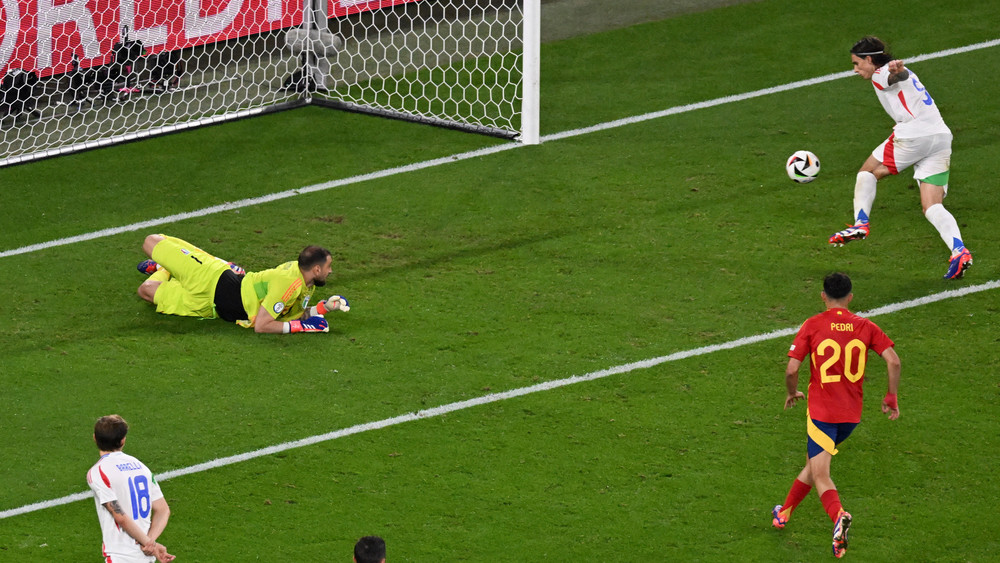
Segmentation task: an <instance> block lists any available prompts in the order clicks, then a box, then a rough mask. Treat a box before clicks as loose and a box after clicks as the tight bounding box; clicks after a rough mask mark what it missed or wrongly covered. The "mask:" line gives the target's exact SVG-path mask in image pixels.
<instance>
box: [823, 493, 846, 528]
mask: <svg viewBox="0 0 1000 563" xmlns="http://www.w3.org/2000/svg"><path fill="white" fill-rule="evenodd" d="M819 500H820V502H822V503H823V509H824V510H826V513H827V514H828V515H830V521H831V522H836V521H837V516H840V511H841V510H843V509H844V507H843V506H841V504H840V494H839V493H837V489H830V490H829V491H827V492H825V493H823V496H821V497H819Z"/></svg>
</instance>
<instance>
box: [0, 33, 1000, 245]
mask: <svg viewBox="0 0 1000 563" xmlns="http://www.w3.org/2000/svg"><path fill="white" fill-rule="evenodd" d="M997 45H1000V39H994V40H992V41H985V42H982V43H975V44H973V45H966V46H965V47H958V48H955V49H946V50H944V51H938V52H936V53H930V54H927V55H918V56H916V57H911V58H909V59H907V62H911V63H915V62H920V61H927V60H931V59H937V58H941V57H948V56H951V55H958V54H962V53H968V52H970V51H976V50H979V49H987V48H990V47H995V46H997ZM852 74H853V73H852V72H851V71H844V72H836V73H833V74H827V75H826V76H820V77H817V78H810V79H808V80H799V81H797V82H790V83H788V84H784V85H781V86H774V87H771V88H764V89H762V90H754V91H753V92H746V93H743V94H736V95H733V96H724V97H722V98H715V99H714V100H708V101H704V102H698V103H694V104H687V105H683V106H675V107H672V108H668V109H665V110H662V111H657V112H653V113H647V114H644V115H638V116H634V117H628V118H625V119H618V120H615V121H608V122H606V123H599V124H597V125H592V126H590V127H584V128H582V129H573V130H570V131H563V132H562V133H553V134H551V135H543V136H542V137H541V142H543V143H545V142H548V141H558V140H560V139H567V138H570V137H577V136H580V135H587V134H590V133H596V132H598V131H604V130H606V129H614V128H616V127H624V126H626V125H632V124H635V123H641V122H643V121H650V120H652V119H659V118H661V117H667V116H670V115H677V114H680V113H687V112H690V111H695V110H699V109H705V108H710V107H715V106H720V105H723V104H731V103H735V102H742V101H744V100H750V99H753V98H759V97H761V96H767V95H770V94H777V93H779V92H787V91H788V90H795V89H797V88H804V87H806V86H813V85H816V84H822V83H823V82H830V81H832V80H839V79H841V78H846V77H849V76H852ZM522 146H524V145H521V144H518V143H506V144H503V145H498V146H494V147H487V148H484V149H479V150H474V151H469V152H464V153H458V154H453V155H451V156H446V157H442V158H436V159H433V160H426V161H423V162H417V163H414V164H408V165H406V166H398V167H396V168H388V169H385V170H380V171H377V172H371V173H368V174H361V175H359V176H352V177H350V178H343V179H340V180H332V181H330V182H323V183H322V184H313V185H312V186H306V187H303V188H295V189H291V190H286V191H283V192H277V193H273V194H268V195H264V196H260V197H254V198H249V199H241V200H239V201H233V202H228V203H222V204H219V205H213V206H211V207H206V208H204V209H198V210H196V211H188V212H185V213H177V214H175V215H167V216H166V217H160V218H158V219H149V220H147V221H141V222H139V223H132V224H130V225H123V226H120V227H111V228H108V229H102V230H100V231H92V232H89V233H84V234H80V235H75V236H71V237H66V238H61V239H56V240H50V241H48V242H40V243H37V244H29V245H27V246H22V247H20V248H14V249H11V250H4V251H0V258H6V257H8V256H16V255H19V254H28V253H31V252H36V251H39V250H45V249H48V248H54V247H57V246H65V245H69V244H74V243H77V242H84V241H88V240H94V239H99V238H103V237H109V236H113V235H118V234H122V233H129V232H134V231H140V230H145V229H152V228H154V227H158V226H160V225H166V224H170V223H175V222H177V221H183V220H185V219H194V218H198V217H205V216H207V215H214V214H216V213H222V212H224V211H232V210H235V209H242V208H245V207H252V206H254V205H259V204H262V203H268V202H271V201H278V200H281V199H286V198H290V197H295V196H298V195H304V194H309V193H314V192H321V191H325V190H329V189H332V188H338V187H341V186H348V185H351V184H358V183H361V182H367V181H369V180H376V179H379V178H387V177H390V176H396V175H399V174H406V173H409V172H415V171H417V170H423V169H425V168H432V167H435V166H441V165H444V164H450V163H452V162H460V161H463V160H469V159H471V158H479V157H483V156H488V155H491V154H495V153H499V152H504V151H508V150H513V149H517V148H521V147H522Z"/></svg>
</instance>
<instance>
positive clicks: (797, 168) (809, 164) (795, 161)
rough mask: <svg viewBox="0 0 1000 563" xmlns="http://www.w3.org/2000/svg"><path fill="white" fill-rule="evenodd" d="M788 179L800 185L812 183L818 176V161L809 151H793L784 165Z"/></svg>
mask: <svg viewBox="0 0 1000 563" xmlns="http://www.w3.org/2000/svg"><path fill="white" fill-rule="evenodd" d="M785 171H787V172H788V177H789V178H791V179H792V180H795V181H796V182H798V183H800V184H805V183H807V182H812V181H813V180H815V179H816V175H817V174H819V159H818V158H816V155H814V154H813V153H811V152H809V151H795V154H793V155H792V156H790V157H788V163H786V164H785Z"/></svg>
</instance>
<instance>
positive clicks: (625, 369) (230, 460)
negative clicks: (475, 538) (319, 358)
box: [0, 280, 1000, 520]
mask: <svg viewBox="0 0 1000 563" xmlns="http://www.w3.org/2000/svg"><path fill="white" fill-rule="evenodd" d="M997 288H1000V280H994V281H991V282H987V283H983V284H979V285H974V286H969V287H963V288H961V289H954V290H949V291H943V292H941V293H935V294H933V295H928V296H926V297H920V298H917V299H911V300H909V301H903V302H900V303H894V304H891V305H885V306H883V307H878V308H876V309H872V310H871V311H867V312H863V313H859V315H861V316H864V317H875V316H878V315H888V314H891V313H896V312H899V311H902V310H904V309H911V308H914V307H920V306H923V305H928V304H930V303H936V302H938V301H944V300H945V299H953V298H957V297H963V296H965V295H970V294H973V293H978V292H981V291H988V290H991V289H997ZM797 331H798V327H795V328H784V329H780V330H775V331H773V332H767V333H764V334H758V335H755V336H748V337H745V338H738V339H736V340H730V341H729V342H723V343H721V344H712V345H710V346H702V347H701V348H694V349H691V350H685V351H683V352H675V353H673V354H670V355H667V356H660V357H658V358H651V359H648V360H642V361H639V362H633V363H630V364H623V365H620V366H615V367H611V368H607V369H603V370H600V371H595V372H591V373H587V374H584V375H574V376H572V377H567V378H565V379H558V380H555V381H546V382H544V383H539V384H537V385H532V386H530V387H521V388H518V389H512V390H510V391H504V392H502V393H491V394H489V395H483V396H481V397H476V398H474V399H468V400H466V401H459V402H456V403H448V404H446V405H441V406H439V407H434V408H431V409H425V410H421V411H416V412H411V413H407V414H402V415H399V416H396V417H393V418H386V419H383V420H378V421H375V422H366V423H364V424H357V425H355V426H351V427H349V428H343V429H340V430H335V431H333V432H327V433H326V434H317V435H315V436H310V437H308V438H302V439H301V440H294V441H291V442H285V443H283V444H277V445H274V446H268V447H266V448H262V449H259V450H254V451H252V452H246V453H242V454H237V455H232V456H228V457H221V458H218V459H213V460H211V461H206V462H205V463H199V464H197V465H192V466H190V467H184V468H181V469H174V470H172V471H165V472H163V473H160V474H158V475H157V476H156V479H157V481H166V480H168V479H173V478H174V477H180V476H182V475H190V474H192V473H200V472H202V471H208V470H210V469H216V468H219V467H225V466H227V465H233V464H237V463H242V462H244V461H249V460H252V459H256V458H258V457H263V456H268V455H272V454H276V453H280V452H284V451H287V450H291V449H295V448H301V447H304V446H311V445H314V444H319V443H321V442H328V441H330V440H336V439H338V438H344V437H346V436H351V435H353V434H361V433H362V432H370V431H372V430H379V429H382V428H388V427H390V426H396V425H398V424H403V423H404V422H413V421H415V420H422V419H426V418H433V417H435V416H441V415H444V414H448V413H451V412H455V411H460V410H465V409H469V408H472V407H478V406H481V405H487V404H490V403H496V402H499V401H506V400H507V399H513V398H515V397H522V396H524V395H530V394H532V393H538V392H540V391H550V390H552V389H557V388H559V387H566V386H568V385H573V384H575V383H582V382H585V381H594V380H597V379H603V378H605V377H609V376H612V375H620V374H625V373H629V372H632V371H635V370H640V369H646V368H651V367H654V366H658V365H660V364H664V363H667V362H675V361H678V360H683V359H686V358H692V357H695V356H703V355H706V354H711V353H713V352H718V351H721V350H731V349H733V348H740V347H742V346H748V345H751V344H757V343H760V342H765V341H767V340H774V339H775V338H784V337H789V336H792V335H794V334H795V333H796V332H797ZM92 497H93V493H91V492H90V491H85V492H82V493H74V494H72V495H67V496H64V497H61V498H57V499H52V500H46V501H41V502H36V503H33V504H28V505H25V506H21V507H19V508H11V509H8V510H4V511H0V520H2V519H4V518H10V517H12V516H18V515H21V514H28V513H29V512H35V511H38V510H43V509H46V508H52V507H55V506H60V505H63V504H69V503H71V502H76V501H78V500H85V499H88V498H92Z"/></svg>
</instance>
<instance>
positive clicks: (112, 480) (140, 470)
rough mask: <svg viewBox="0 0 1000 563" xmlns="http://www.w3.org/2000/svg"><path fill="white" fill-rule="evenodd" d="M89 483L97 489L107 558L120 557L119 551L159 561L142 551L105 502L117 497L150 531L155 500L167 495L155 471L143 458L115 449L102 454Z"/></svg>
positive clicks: (127, 556) (126, 555) (132, 558)
mask: <svg viewBox="0 0 1000 563" xmlns="http://www.w3.org/2000/svg"><path fill="white" fill-rule="evenodd" d="M87 484H89V485H90V488H91V489H92V490H93V491H94V502H95V503H96V504H97V519H98V520H99V521H100V523H101V534H102V535H103V537H104V556H105V557H106V558H107V560H108V561H112V562H114V561H118V560H119V559H116V558H115V556H116V555H117V556H119V558H120V559H121V560H128V561H150V562H152V561H155V560H156V558H155V557H152V556H148V555H145V554H143V553H142V549H140V547H139V544H138V543H136V541H135V540H134V539H132V537H131V536H129V535H128V534H127V533H125V530H122V529H121V528H119V527H118V524H116V523H115V519H114V518H113V517H112V516H111V512H109V511H108V509H107V508H105V507H104V506H103V505H104V503H107V502H111V501H113V500H117V501H118V505H119V506H120V507H121V509H122V511H123V512H125V515H126V516H127V517H129V518H131V519H133V520H135V522H136V524H138V525H139V528H141V529H142V531H144V532H146V531H149V526H150V524H151V522H152V519H151V518H150V516H151V514H152V512H153V501H155V500H158V499H161V498H163V493H162V492H161V491H160V486H159V485H158V484H156V480H155V479H153V474H152V472H150V471H149V469H148V468H147V467H146V466H145V465H143V463H142V462H141V461H139V460H138V459H136V458H134V457H132V456H130V455H128V454H126V453H124V452H121V451H117V452H111V453H109V454H105V455H103V456H101V459H99V460H98V461H97V463H96V464H94V466H93V467H91V468H90V471H88V472H87Z"/></svg>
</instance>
